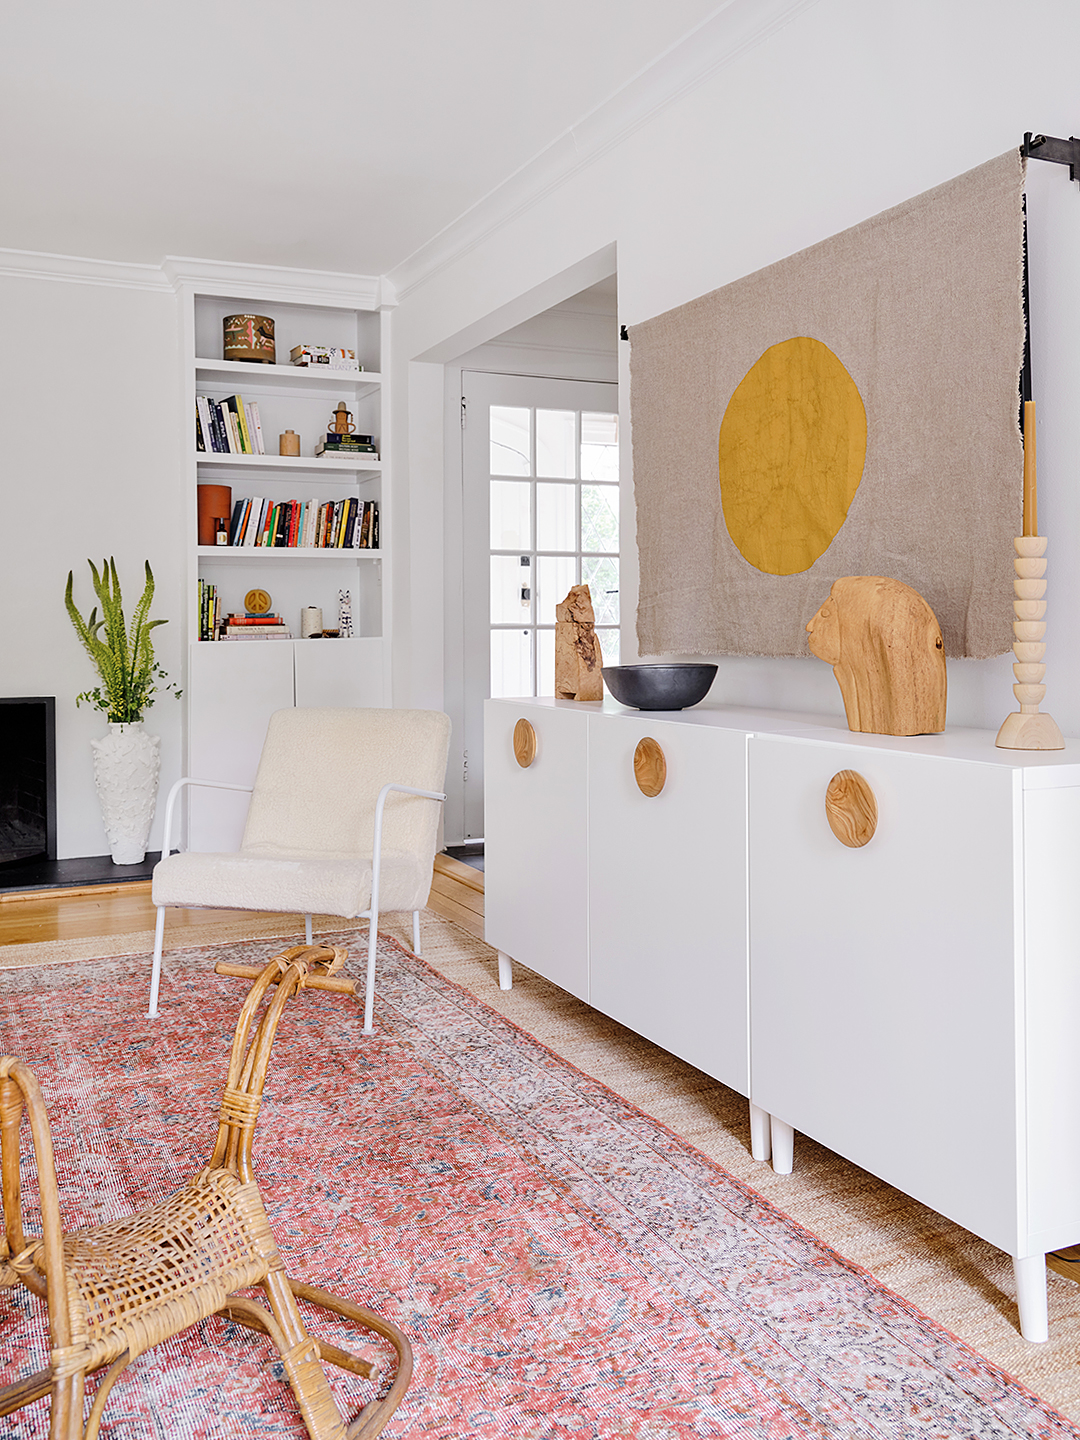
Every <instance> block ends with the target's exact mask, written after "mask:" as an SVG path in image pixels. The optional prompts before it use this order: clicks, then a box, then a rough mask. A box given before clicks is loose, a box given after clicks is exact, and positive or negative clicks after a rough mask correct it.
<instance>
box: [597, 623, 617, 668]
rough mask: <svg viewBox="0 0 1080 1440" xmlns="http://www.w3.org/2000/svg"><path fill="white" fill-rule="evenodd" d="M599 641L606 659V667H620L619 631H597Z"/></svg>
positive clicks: (601, 651)
mask: <svg viewBox="0 0 1080 1440" xmlns="http://www.w3.org/2000/svg"><path fill="white" fill-rule="evenodd" d="M596 636H597V639H598V640H599V641H600V653H601V654H602V655H603V657H604V664H605V665H618V663H619V632H618V630H601V629H599V628H598V629H597V631H596Z"/></svg>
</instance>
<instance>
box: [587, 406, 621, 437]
mask: <svg viewBox="0 0 1080 1440" xmlns="http://www.w3.org/2000/svg"><path fill="white" fill-rule="evenodd" d="M581 443H582V444H583V445H618V443H619V417H618V415H602V414H600V412H599V411H597V410H583V411H582V412H581Z"/></svg>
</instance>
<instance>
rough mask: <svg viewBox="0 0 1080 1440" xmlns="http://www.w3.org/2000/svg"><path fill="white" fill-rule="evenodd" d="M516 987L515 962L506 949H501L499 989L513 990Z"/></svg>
mask: <svg viewBox="0 0 1080 1440" xmlns="http://www.w3.org/2000/svg"><path fill="white" fill-rule="evenodd" d="M513 988H514V962H513V961H512V960H511V959H510V956H509V955H507V954H506V952H505V951H504V950H500V951H499V989H500V990H512V989H513Z"/></svg>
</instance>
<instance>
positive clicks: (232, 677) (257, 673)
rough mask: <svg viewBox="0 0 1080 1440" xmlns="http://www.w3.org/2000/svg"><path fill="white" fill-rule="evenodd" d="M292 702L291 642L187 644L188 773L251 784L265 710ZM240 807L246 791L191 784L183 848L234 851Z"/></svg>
mask: <svg viewBox="0 0 1080 1440" xmlns="http://www.w3.org/2000/svg"><path fill="white" fill-rule="evenodd" d="M331 643H332V642H331ZM293 700H294V690H293V645H292V642H291V641H288V640H251V641H243V640H234V641H228V640H224V641H220V642H219V643H217V644H206V643H205V642H204V643H202V644H195V645H192V646H191V664H190V667H189V671H188V706H189V708H188V715H189V721H188V725H189V731H188V737H189V738H188V773H189V774H191V775H193V776H195V777H196V778H198V779H200V780H228V781H230V782H232V783H234V784H237V785H250V784H251V783H252V782H253V780H254V779H255V771H256V770H257V769H258V765H259V756H260V755H261V754H262V747H263V741H264V740H265V738H266V727H267V724H268V723H269V720H270V716H271V715H272V714H273V713H274V711H275V710H287V709H289V708H291V706H292V705H293ZM247 807H248V797H247V796H246V795H242V794H237V793H236V792H234V791H228V790H203V789H200V788H199V787H197V786H194V787H192V788H191V790H190V792H189V799H188V847H189V849H192V850H212V851H222V850H236V849H238V848H239V846H240V840H241V838H242V836H243V833H244V821H245V819H246V818H247Z"/></svg>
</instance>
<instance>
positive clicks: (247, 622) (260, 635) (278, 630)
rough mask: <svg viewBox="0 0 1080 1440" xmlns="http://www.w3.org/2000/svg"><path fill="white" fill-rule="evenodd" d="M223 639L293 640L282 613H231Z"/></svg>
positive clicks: (222, 633) (223, 629) (224, 628)
mask: <svg viewBox="0 0 1080 1440" xmlns="http://www.w3.org/2000/svg"><path fill="white" fill-rule="evenodd" d="M221 638H222V640H291V639H292V631H291V630H290V629H289V627H288V626H287V625H286V624H285V621H284V620H283V619H282V618H281V616H280V615H274V614H272V613H271V614H269V615H229V616H228V617H227V618H226V620H225V624H224V625H223V626H222V629H221Z"/></svg>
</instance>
